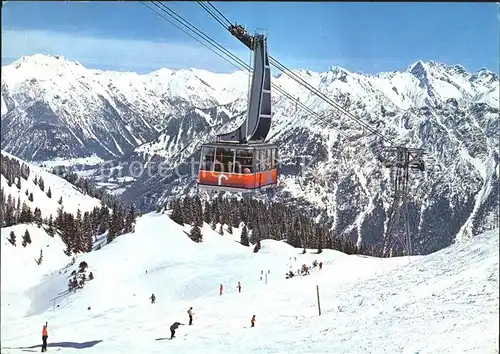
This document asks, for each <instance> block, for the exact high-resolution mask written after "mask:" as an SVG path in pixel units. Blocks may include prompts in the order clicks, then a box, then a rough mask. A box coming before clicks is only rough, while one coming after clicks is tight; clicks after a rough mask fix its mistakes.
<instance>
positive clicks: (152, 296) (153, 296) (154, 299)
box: [149, 294, 156, 304]
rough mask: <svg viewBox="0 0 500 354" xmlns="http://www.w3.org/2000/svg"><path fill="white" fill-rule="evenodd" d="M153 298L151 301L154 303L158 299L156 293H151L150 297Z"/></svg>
mask: <svg viewBox="0 0 500 354" xmlns="http://www.w3.org/2000/svg"><path fill="white" fill-rule="evenodd" d="M149 299H150V300H151V303H152V304H154V303H155V301H156V296H155V294H151V297H150V298H149Z"/></svg>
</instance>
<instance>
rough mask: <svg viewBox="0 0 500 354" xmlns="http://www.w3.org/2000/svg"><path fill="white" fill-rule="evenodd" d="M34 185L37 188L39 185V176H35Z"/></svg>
mask: <svg viewBox="0 0 500 354" xmlns="http://www.w3.org/2000/svg"><path fill="white" fill-rule="evenodd" d="M33 184H34V185H35V186H37V185H38V176H35V177H34V178H33Z"/></svg>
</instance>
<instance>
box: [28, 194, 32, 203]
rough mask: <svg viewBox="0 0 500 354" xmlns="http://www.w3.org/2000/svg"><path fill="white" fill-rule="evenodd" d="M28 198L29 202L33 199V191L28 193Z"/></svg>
mask: <svg viewBox="0 0 500 354" xmlns="http://www.w3.org/2000/svg"><path fill="white" fill-rule="evenodd" d="M28 200H29V201H30V202H32V201H33V193H30V195H29V197H28Z"/></svg>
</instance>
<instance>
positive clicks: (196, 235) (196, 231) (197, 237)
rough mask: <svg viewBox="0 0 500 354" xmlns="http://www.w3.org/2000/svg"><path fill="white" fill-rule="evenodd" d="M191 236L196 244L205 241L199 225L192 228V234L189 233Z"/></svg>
mask: <svg viewBox="0 0 500 354" xmlns="http://www.w3.org/2000/svg"><path fill="white" fill-rule="evenodd" d="M189 236H190V237H191V240H193V241H194V242H198V243H199V242H202V241H203V236H202V234H201V230H200V228H199V227H198V225H194V226H193V227H192V228H191V232H190V233H189Z"/></svg>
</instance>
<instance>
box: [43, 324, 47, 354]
mask: <svg viewBox="0 0 500 354" xmlns="http://www.w3.org/2000/svg"><path fill="white" fill-rule="evenodd" d="M47 338H49V332H48V330H47V322H45V324H44V325H43V328H42V352H46V351H47Z"/></svg>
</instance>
